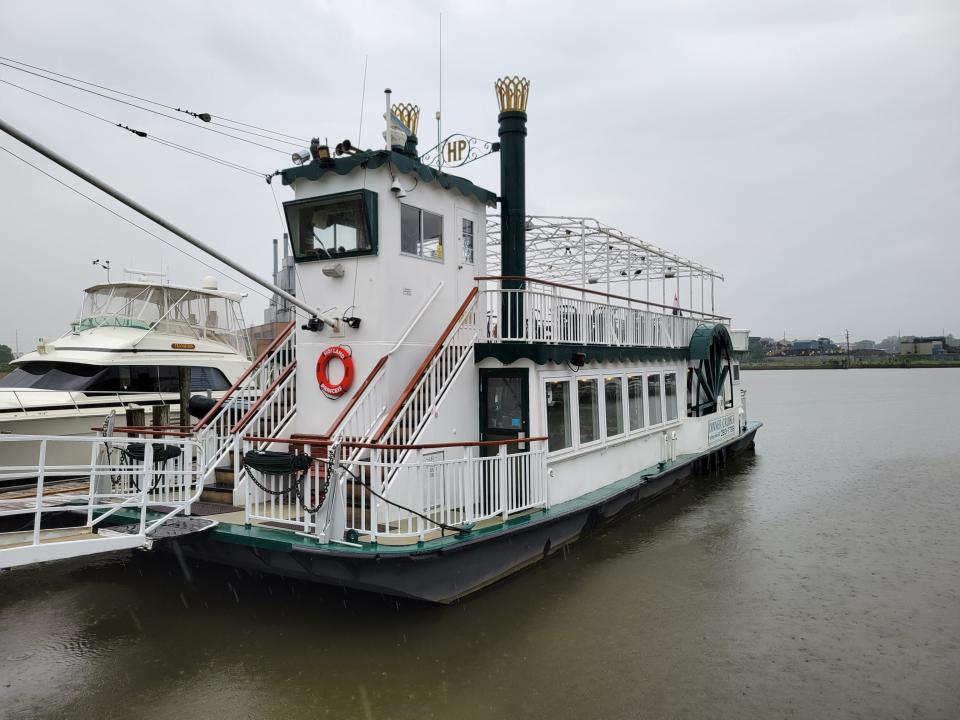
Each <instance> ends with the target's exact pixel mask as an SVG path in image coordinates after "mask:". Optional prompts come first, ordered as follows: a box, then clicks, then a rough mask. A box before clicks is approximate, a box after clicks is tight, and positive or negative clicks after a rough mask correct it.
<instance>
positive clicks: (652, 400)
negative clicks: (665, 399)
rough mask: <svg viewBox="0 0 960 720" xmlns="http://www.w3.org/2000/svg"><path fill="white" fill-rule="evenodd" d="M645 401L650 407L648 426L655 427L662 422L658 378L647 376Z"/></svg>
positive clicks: (656, 376) (657, 376)
mask: <svg viewBox="0 0 960 720" xmlns="http://www.w3.org/2000/svg"><path fill="white" fill-rule="evenodd" d="M647 400H648V401H649V402H648V405H649V406H650V424H651V425H656V424H657V423H659V422H661V421H662V420H663V410H662V408H661V404H660V376H659V375H647Z"/></svg>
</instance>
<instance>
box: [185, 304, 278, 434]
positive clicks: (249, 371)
mask: <svg viewBox="0 0 960 720" xmlns="http://www.w3.org/2000/svg"><path fill="white" fill-rule="evenodd" d="M296 325H297V321H296V320H291V321H290V322H289V323H287V325H286V326H285V327H284V328H283V330H281V331H280V334H279V335H277V336H276V337H275V338H274V339H273V342H271V343H270V344H269V345H267V347H266V348H264V350H263V352H262V353H260V354H259V355H258V356H257V359H256V360H254V361H253V362H252V363H250V366H249V367H248V368H247V369H246V370H244V371H243V373H241V375H240V377H238V378H237V379H236V380H235V381H234V383H233V385H231V386H230V388H229V389H228V390H227V391H226V392H225V393H224V394H223V396H222V397H221V398H220V399H219V400H217V402H216V403H215V404H214V406H213V407H212V408H210V411H209V412H208V413H207V414H206V415H204V416H203V418H201V420H200V421H199V422H198V423H197V424H196V425H194V426H193V431H194V432H197V431H199V430H202V429H203V427H204V426H205V425H206V424H207V423H208V422H210V421H211V420H212V419H213V417H214V415H216V414H217V413H218V412H220V408H222V407H223V404H224V403H225V402H226V401H227V400H228V399H229V398H230V396H231V395H233V394H234V393H235V392H236V391H237V388H239V387H240V385H242V384H243V382H244V380H246V379H247V378H248V377H250V376H251V375H252V374H253V372H254V370H256V369H257V368H258V367H259V366H260V364H261V363H262V362H263V361H264V360H266V358H267V356H268V355H269V354H270V353H272V352H273V351H274V350H276V349H277V348H278V347H280V344H281V343H283V342H284V341H285V340H286V339H287V335H289V334H290V333H291V332H292V331H293V328H294V327H296Z"/></svg>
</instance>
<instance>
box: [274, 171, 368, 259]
mask: <svg viewBox="0 0 960 720" xmlns="http://www.w3.org/2000/svg"><path fill="white" fill-rule="evenodd" d="M352 197H359V198H360V199H361V200H362V201H363V219H364V224H365V225H366V228H365V230H366V232H367V237H368V238H369V240H370V248H369V249H368V250H348V251H347V252H343V253H334V254H333V256H332V257H321V256H319V255H299V254H297V246H296V244H295V242H294V238H293V228H291V227H290V215H289V214H288V212H287V210H288V209H290V210H297V209H298V208H300V207H303V206H305V205H311V204H313V203H316V202H317V201H319V200H339V199H346V198H352ZM378 203H379V201H378V199H377V193H375V192H373V191H372V190H366V189H363V190H349V191H347V192H340V193H332V194H330V195H316V196H314V197H309V198H303V199H302V200H291V201H289V202H285V203H284V204H283V213H284V218H283V219H284V220H286V222H287V235H288V238H289V243H290V250H291V252H292V253H293V259H294V261H295V262H298V263H303V262H318V261H323V260H340V259H341V258H351V257H360V256H363V255H376V254H377V253H378V252H379V250H380V234H379V233H380V228H379V222H378V216H379V214H380V207H379V204H378Z"/></svg>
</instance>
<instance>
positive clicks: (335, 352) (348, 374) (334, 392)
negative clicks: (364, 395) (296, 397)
mask: <svg viewBox="0 0 960 720" xmlns="http://www.w3.org/2000/svg"><path fill="white" fill-rule="evenodd" d="M333 358H337V359H338V360H339V361H340V362H341V363H343V377H342V378H340V382H338V383H332V382H330V376H329V375H327V365H328V364H329V363H330V360H331V359H333ZM317 382H318V383H320V390H321V391H322V392H323V394H324V395H326V396H327V397H330V398H338V397H340V396H341V395H343V394H344V393H345V392H346V391H347V390H349V389H350V386H351V385H352V384H353V357H351V355H350V351H349V350H348V349H347V348H345V347H342V346H341V345H334V346H332V347H328V348H327V349H325V350H324V351H323V352H322V353H320V357H318V358H317Z"/></svg>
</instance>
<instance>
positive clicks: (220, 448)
mask: <svg viewBox="0 0 960 720" xmlns="http://www.w3.org/2000/svg"><path fill="white" fill-rule="evenodd" d="M295 327H296V322H295V321H291V322H290V323H289V324H287V326H286V327H284V328H283V330H282V331H281V332H280V334H279V335H277V337H276V338H274V340H273V342H272V343H270V345H268V346H267V348H266V349H265V350H264V351H263V352H262V353H260V355H259V356H258V357H257V359H256V360H254V361H253V363H251V364H250V367H248V368H247V369H246V370H245V371H244V372H243V374H242V375H241V376H240V377H239V378H237V380H236V381H235V382H234V383H233V385H231V386H230V389H229V390H227V391H226V392H225V393H224V394H223V397H221V398H220V399H219V400H218V401H217V402H216V404H215V405H214V406H213V407H212V408H211V409H210V411H209V412H208V413H207V414H206V415H205V416H204V417H203V418H202V419H201V420H200V421H198V422H197V424H196V425H194V426H193V432H194V434H195V436H196V438H197V439H198V440H199V441H200V443H201V444H202V445H203V448H204V455H205V458H206V464H205V467H204V481H206V479H207V478H208V477H209V476H210V475H212V474H213V471H214V470H215V469H216V467H217V466H218V465H220V464H221V463H222V462H223V460H224V459H225V458H226V457H227V455H228V454H229V453H230V452H231V451H233V450H235V449H238V443H237V437H238V435H237V434H236V430H238V429H242V427H240V423H239V422H238V419H242V418H244V417H248V416H250V413H249V410H250V409H251V408H252V407H253V406H255V405H256V404H257V403H258V401H260V400H261V398H262V397H264V396H265V395H266V394H267V392H268V390H270V389H271V388H274V387H275V384H276V382H277V380H278V378H280V377H281V375H284V373H288V374H289V373H290V372H291V368H292V366H293V364H294V363H295V361H296V333H295V332H294V328H295Z"/></svg>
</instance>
